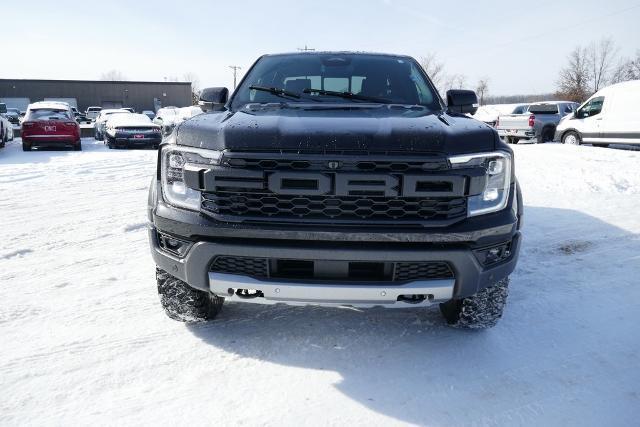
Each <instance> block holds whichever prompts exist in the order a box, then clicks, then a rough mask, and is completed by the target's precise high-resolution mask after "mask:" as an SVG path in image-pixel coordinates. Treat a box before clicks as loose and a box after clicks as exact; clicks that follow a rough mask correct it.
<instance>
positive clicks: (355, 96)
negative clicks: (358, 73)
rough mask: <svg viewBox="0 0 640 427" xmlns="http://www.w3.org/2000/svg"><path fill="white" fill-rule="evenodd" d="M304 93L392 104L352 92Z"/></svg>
mask: <svg viewBox="0 0 640 427" xmlns="http://www.w3.org/2000/svg"><path fill="white" fill-rule="evenodd" d="M303 92H304V93H317V94H319V95H327V96H337V97H340V98H346V99H355V100H356V101H369V102H375V103H378V104H391V101H390V100H388V99H384V98H375V97H373V96H364V95H358V94H355V93H352V92H336V91H333V90H324V89H305V90H303Z"/></svg>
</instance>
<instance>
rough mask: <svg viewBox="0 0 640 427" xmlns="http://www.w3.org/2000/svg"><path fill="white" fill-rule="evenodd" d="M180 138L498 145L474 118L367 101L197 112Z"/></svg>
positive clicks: (234, 142) (279, 143)
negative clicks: (363, 102)
mask: <svg viewBox="0 0 640 427" xmlns="http://www.w3.org/2000/svg"><path fill="white" fill-rule="evenodd" d="M176 132H177V134H176V143H177V144H179V145H186V146H190V147H197V148H206V149H212V150H225V149H227V150H251V151H260V150H278V149H282V150H301V151H306V150H313V151H318V150H319V151H324V150H359V151H362V150H365V151H416V152H443V153H447V154H458V153H469V152H479V151H490V150H493V149H495V148H496V141H497V136H496V133H495V131H494V130H493V129H491V128H490V127H488V126H487V125H485V124H484V123H481V122H479V121H477V120H475V119H473V118H470V117H467V116H464V115H452V114H446V113H443V114H442V115H439V114H438V113H432V112H429V111H428V110H427V109H425V108H422V107H415V106H414V107H405V106H400V105H375V106H371V105H367V106H365V105H364V104H360V105H357V104H331V105H327V104H323V105H318V104H309V105H306V104H305V105H300V104H296V105H295V106H286V105H281V104H248V105H247V106H245V107H244V108H243V109H241V110H239V111H236V112H229V111H226V112H213V113H207V114H202V115H199V116H196V117H194V118H192V119H190V120H187V121H185V122H184V123H182V124H181V125H180V126H179V128H178V129H177V130H176Z"/></svg>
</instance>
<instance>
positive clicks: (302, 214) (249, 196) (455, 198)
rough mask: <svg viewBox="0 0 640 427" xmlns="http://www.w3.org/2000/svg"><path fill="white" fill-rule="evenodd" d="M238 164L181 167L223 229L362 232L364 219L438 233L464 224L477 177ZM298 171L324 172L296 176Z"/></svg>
mask: <svg viewBox="0 0 640 427" xmlns="http://www.w3.org/2000/svg"><path fill="white" fill-rule="evenodd" d="M236 159H237V158H234V161H233V162H232V165H229V164H223V165H219V166H210V167H203V166H197V165H186V167H185V175H184V178H185V183H186V184H187V186H189V187H191V188H194V189H198V190H200V191H201V192H202V205H201V211H202V212H203V213H204V214H207V215H209V216H212V217H213V218H215V219H218V220H222V221H228V222H246V221H249V222H265V221H267V222H278V223H308V224H332V225H340V224H345V225H348V224H351V225H353V224H356V225H362V224H363V222H362V220H364V219H366V220H367V221H366V223H367V224H380V223H384V224H401V225H433V226H444V225H447V224H451V223H453V222H456V221H459V220H462V219H463V218H464V217H466V210H467V203H466V193H468V191H469V189H470V188H473V187H475V186H476V184H475V181H476V179H475V177H468V176H464V175H456V174H451V173H450V170H447V171H445V170H444V169H440V170H442V171H443V172H440V173H438V170H436V172H433V171H431V170H430V168H426V167H425V168H424V169H419V167H417V166H415V165H414V164H413V161H412V162H409V161H407V162H405V163H391V164H388V163H383V162H376V161H372V160H371V159H367V160H366V162H364V167H361V168H356V167H355V166H354V164H355V163H354V162H353V161H351V160H345V158H344V157H343V158H341V159H340V166H341V167H340V169H339V170H335V169H332V168H331V166H330V165H329V164H328V163H329V162H328V161H326V160H324V161H319V162H316V161H315V160H309V159H300V158H298V159H295V160H291V159H286V160H280V159H279V160H262V161H261V165H251V166H249V165H248V164H247V163H248V162H247V163H245V162H244V161H240V160H236ZM331 161H333V160H331ZM335 161H336V162H337V161H338V160H335ZM406 165H408V166H406ZM418 165H420V163H418ZM332 166H333V165H332ZM302 168H307V169H315V168H317V169H322V170H295V169H302ZM292 169H293V170H292ZM343 169H344V170H343ZM365 169H371V171H370V172H367V171H366V170H365ZM389 169H390V170H389ZM377 170H380V172H376V171H377ZM401 170H405V172H401ZM446 172H449V173H446Z"/></svg>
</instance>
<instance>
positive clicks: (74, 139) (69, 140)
mask: <svg viewBox="0 0 640 427" xmlns="http://www.w3.org/2000/svg"><path fill="white" fill-rule="evenodd" d="M21 136H22V149H23V150H24V151H30V150H31V149H32V148H33V147H70V148H73V149H74V150H81V149H82V143H81V141H80V125H79V124H78V123H77V122H76V121H75V120H74V117H73V113H72V111H71V108H70V107H69V104H66V103H62V102H45V101H42V102H34V103H33V104H30V105H29V107H28V108H27V113H26V115H25V117H24V120H23V121H22V129H21Z"/></svg>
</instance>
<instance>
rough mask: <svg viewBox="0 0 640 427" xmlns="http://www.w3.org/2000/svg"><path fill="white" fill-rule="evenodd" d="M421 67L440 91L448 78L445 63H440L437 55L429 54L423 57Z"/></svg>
mask: <svg viewBox="0 0 640 427" xmlns="http://www.w3.org/2000/svg"><path fill="white" fill-rule="evenodd" d="M420 65H422V68H424V71H426V73H427V75H428V76H429V78H430V79H431V81H432V82H433V85H434V86H435V87H436V88H437V89H438V90H440V89H441V87H442V84H443V82H444V80H445V78H446V76H445V72H444V62H440V61H439V60H438V56H437V55H436V54H435V53H428V54H427V56H423V57H422V58H421V59H420Z"/></svg>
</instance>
